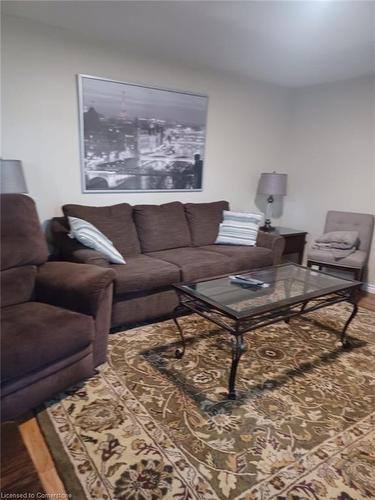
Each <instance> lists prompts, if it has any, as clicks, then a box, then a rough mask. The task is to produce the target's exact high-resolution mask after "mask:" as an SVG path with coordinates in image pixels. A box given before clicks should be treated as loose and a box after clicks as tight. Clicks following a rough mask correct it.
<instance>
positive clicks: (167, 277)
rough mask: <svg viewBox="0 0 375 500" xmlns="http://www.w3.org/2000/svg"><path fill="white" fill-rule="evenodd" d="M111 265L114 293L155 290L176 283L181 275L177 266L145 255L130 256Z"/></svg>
mask: <svg viewBox="0 0 375 500" xmlns="http://www.w3.org/2000/svg"><path fill="white" fill-rule="evenodd" d="M111 267H112V269H113V270H114V271H115V273H116V278H115V290H114V293H115V295H119V294H123V293H130V292H140V291H146V290H155V289H157V288H162V287H165V286H169V285H171V284H172V283H177V282H179V281H180V277H181V275H180V270H179V268H178V267H177V266H175V265H173V264H170V263H169V262H165V261H164V260H159V259H154V258H152V257H148V256H147V255H137V256H134V257H130V258H129V259H127V260H126V264H124V265H114V266H111Z"/></svg>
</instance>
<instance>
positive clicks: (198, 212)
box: [185, 201, 229, 247]
mask: <svg viewBox="0 0 375 500" xmlns="http://www.w3.org/2000/svg"><path fill="white" fill-rule="evenodd" d="M224 210H229V203H228V202H227V201H214V202H212V203H186V204H185V212H186V218H187V220H188V223H189V227H190V232H191V238H192V243H193V246H195V247H200V246H204V245H212V244H213V243H214V242H215V240H216V237H217V235H218V233H219V224H220V223H221V222H222V221H223V212H224Z"/></svg>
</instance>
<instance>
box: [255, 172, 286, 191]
mask: <svg viewBox="0 0 375 500" xmlns="http://www.w3.org/2000/svg"><path fill="white" fill-rule="evenodd" d="M286 179H287V174H277V173H276V172H273V173H272V174H261V176H260V179H259V184H258V194H268V195H273V196H285V195H286Z"/></svg>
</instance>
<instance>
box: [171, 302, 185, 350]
mask: <svg viewBox="0 0 375 500" xmlns="http://www.w3.org/2000/svg"><path fill="white" fill-rule="evenodd" d="M179 309H180V306H178V307H176V309H175V310H174V313H173V321H174V323H175V325H176V326H177V330H178V333H179V334H180V337H181V343H182V348H181V349H176V352H175V356H176V358H177V359H181V358H182V356H183V355H184V354H185V347H186V344H185V337H184V333H183V331H182V328H181V326H180V324H179V322H178V319H177V312H178V310H179Z"/></svg>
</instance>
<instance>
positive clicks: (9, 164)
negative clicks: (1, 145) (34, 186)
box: [0, 160, 28, 193]
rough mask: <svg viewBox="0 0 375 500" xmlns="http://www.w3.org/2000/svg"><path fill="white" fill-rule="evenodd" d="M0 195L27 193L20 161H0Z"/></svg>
mask: <svg viewBox="0 0 375 500" xmlns="http://www.w3.org/2000/svg"><path fill="white" fill-rule="evenodd" d="M0 176H1V185H0V191H1V193H28V190H27V186H26V181H25V176H24V175H23V169H22V163H21V162H20V160H0Z"/></svg>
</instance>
